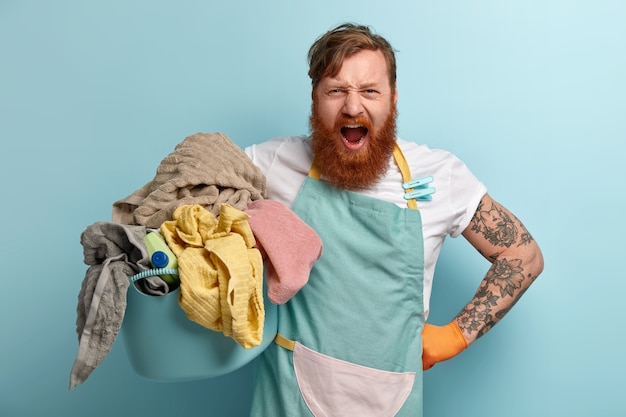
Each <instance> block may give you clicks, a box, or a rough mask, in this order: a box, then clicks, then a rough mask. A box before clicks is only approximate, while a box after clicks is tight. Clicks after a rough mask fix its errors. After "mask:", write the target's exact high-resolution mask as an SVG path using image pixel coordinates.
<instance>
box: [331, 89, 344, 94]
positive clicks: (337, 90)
mask: <svg viewBox="0 0 626 417" xmlns="http://www.w3.org/2000/svg"><path fill="white" fill-rule="evenodd" d="M343 94H344V91H343V90H342V89H340V88H333V89H332V90H330V91H329V92H328V95H329V96H339V95H343Z"/></svg>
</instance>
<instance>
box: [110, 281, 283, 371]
mask: <svg viewBox="0 0 626 417" xmlns="http://www.w3.org/2000/svg"><path fill="white" fill-rule="evenodd" d="M179 293H180V289H176V290H174V291H172V292H171V293H169V294H167V295H163V296H151V295H147V294H144V293H142V292H140V291H139V290H138V289H137V287H136V286H135V285H134V284H133V283H131V285H130V287H129V288H128V292H127V306H126V312H125V315H124V321H123V323H122V328H121V333H122V335H123V339H124V343H125V346H126V350H127V353H128V357H129V360H130V363H131V366H132V367H133V369H134V370H135V372H137V373H138V374H139V375H141V376H142V377H144V378H147V379H149V380H153V381H161V382H182V381H193V380H198V379H207V378H213V377H217V376H220V375H225V374H227V373H230V372H233V371H235V370H237V369H239V368H241V367H242V366H244V365H246V364H248V363H249V362H250V361H252V360H253V359H255V358H256V357H257V356H259V355H260V354H261V353H262V352H263V351H264V350H265V349H266V348H267V346H268V345H269V344H270V343H272V341H273V340H274V337H275V336H276V332H277V326H278V312H277V306H276V305H275V304H273V303H271V302H270V301H269V300H268V298H267V294H266V295H265V303H264V308H265V324H264V327H263V340H262V341H261V344H260V345H258V346H256V347H254V348H251V349H244V348H243V347H242V346H241V345H239V344H238V343H237V342H235V341H234V340H233V339H231V338H230V337H226V336H224V334H223V333H221V332H216V331H213V330H210V329H207V328H205V327H203V326H201V325H199V324H197V323H195V322H193V321H191V320H189V319H188V318H187V316H186V315H185V312H184V311H183V310H182V308H181V307H180V306H179V304H178V295H179Z"/></svg>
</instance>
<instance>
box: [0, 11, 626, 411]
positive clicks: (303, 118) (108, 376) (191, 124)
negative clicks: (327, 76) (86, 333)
mask: <svg viewBox="0 0 626 417" xmlns="http://www.w3.org/2000/svg"><path fill="white" fill-rule="evenodd" d="M384 3H385V4H383V2H380V1H378V0H377V1H374V0H370V1H363V0H360V1H357V0H349V1H343V2H336V1H330V0H319V1H316V2H289V1H287V0H282V1H281V0H265V1H258V2H257V1H253V0H239V1H230V2H226V1H224V2H217V1H190V0H183V1H177V2H173V1H164V0H153V1H133V0H130V1H129V0H124V1H122V0H110V1H106V2H88V1H78V0H73V1H72V0H60V1H54V2H53V1H34V0H32V1H26V0H25V1H17V0H2V1H0V138H1V141H2V148H1V149H2V163H1V164H0V178H1V181H2V204H1V205H0V210H1V217H0V218H1V220H2V228H1V230H2V234H3V236H2V240H1V241H0V242H1V243H0V254H1V255H0V256H1V261H2V268H3V277H4V284H3V288H2V291H1V292H0V326H1V327H0V329H1V336H0V416H3V417H17V416H29V417H30V416H49V415H59V416H61V415H62V416H83V415H90V416H93V417H98V416H109V415H116V416H133V415H152V416H172V415H177V416H201V415H202V416H244V415H246V410H247V409H248V405H249V394H250V385H251V384H250V376H251V372H252V371H251V366H246V367H244V368H243V369H241V370H239V371H236V372H235V373H233V374H230V375H227V376H225V377H220V378H217V379H212V380H204V381H195V382H187V383H176V384H170V383H156V382H149V381H146V380H144V379H142V378H141V377H139V376H137V375H136V374H135V373H134V372H133V371H132V370H131V369H130V367H129V362H128V359H127V356H126V351H125V347H124V345H123V343H122V342H121V340H120V339H119V338H118V340H116V343H115V344H114V346H113V349H112V351H111V352H110V353H109V355H108V356H107V358H106V359H105V361H104V362H103V363H102V365H100V367H98V368H97V369H96V370H95V372H94V373H93V374H92V375H91V377H90V378H89V379H88V380H87V381H86V382H85V383H84V384H82V385H80V386H79V387H77V388H76V389H74V390H72V391H69V390H68V383H69V371H70V369H71V366H72V363H73V361H74V358H75V355H76V352H77V347H78V344H77V337H76V334H75V324H74V322H75V319H76V304H77V295H78V291H79V289H80V284H81V282H82V279H83V277H84V274H85V271H86V267H85V265H83V263H82V247H81V246H80V243H79V236H80V233H81V232H82V231H83V230H84V229H85V228H86V227H87V226H88V225H90V224H91V223H93V222H95V221H100V220H109V219H110V215H111V204H112V202H113V201H115V200H117V199H119V198H121V197H124V196H126V195H128V194H130V193H131V192H132V191H134V190H135V189H137V188H139V187H140V186H142V185H143V184H144V183H146V182H147V181H149V180H151V179H152V178H153V176H154V173H155V169H156V167H157V165H158V163H159V162H160V161H161V159H162V158H163V157H165V156H166V155H167V154H168V153H170V152H171V151H172V150H173V148H174V146H175V145H176V144H177V143H178V142H180V141H181V140H182V139H183V138H184V137H185V136H187V135H189V134H192V133H195V132H198V131H204V132H214V131H222V132H225V133H226V134H227V135H228V136H229V137H231V138H232V139H233V140H235V141H236V142H237V143H238V144H239V145H241V146H242V147H243V146H246V145H248V144H251V143H255V142H261V141H264V140H267V139H269V138H271V137H274V136H280V135H292V134H302V133H307V132H308V127H307V120H308V114H309V107H310V84H309V79H308V78H307V76H306V71H307V66H306V52H307V49H308V47H309V46H310V44H311V42H312V41H313V40H314V39H315V38H316V37H317V36H318V35H320V34H321V33H322V32H324V31H325V30H326V29H329V28H330V27H332V26H334V25H336V24H338V23H341V22H343V21H347V20H350V21H358V22H361V23H365V24H369V25H372V26H373V27H374V28H375V29H376V30H377V31H378V32H380V33H381V34H383V35H384V36H386V37H387V38H388V39H389V40H390V41H391V43H392V44H393V45H394V46H395V47H396V49H398V54H397V56H398V65H399V70H398V77H399V80H398V88H399V93H400V99H399V110H400V116H399V135H400V136H401V137H402V138H404V139H407V140H413V141H416V142H421V143H427V144H429V145H430V146H431V147H436V148H444V149H448V150H451V151H453V152H454V153H456V154H457V155H458V156H459V157H461V158H462V159H463V160H464V161H465V162H466V163H467V164H468V165H469V166H470V168H471V169H472V170H473V171H474V172H475V174H476V175H477V176H478V177H479V178H481V180H483V181H484V182H485V183H486V184H487V186H488V188H489V191H490V193H491V194H492V195H493V196H494V197H495V198H496V199H497V200H499V201H500V202H502V203H503V204H504V205H506V206H507V207H508V208H510V209H511V210H512V211H513V212H514V213H515V214H516V215H518V217H520V218H521V219H522V220H523V222H524V223H525V224H526V226H527V227H528V228H529V230H530V231H531V232H532V234H533V235H534V237H535V238H536V240H537V241H538V242H539V243H540V245H541V247H542V249H543V251H544V255H545V260H546V268H545V271H544V273H543V275H542V276H541V277H540V279H539V280H538V281H537V282H536V284H535V285H534V286H533V287H532V288H531V289H530V290H529V291H528V292H527V293H526V295H525V296H524V298H523V299H522V300H521V301H520V302H519V303H518V305H517V306H516V307H515V308H514V309H513V311H512V312H511V313H510V314H509V315H508V316H507V317H506V318H505V319H504V321H503V322H502V323H501V324H499V325H498V326H496V327H495V328H494V329H493V331H492V332H491V333H489V334H488V335H487V336H485V337H483V338H482V339H480V340H479V341H478V342H477V343H475V344H474V345H473V346H471V348H470V349H468V350H467V351H465V352H464V353H462V354H461V355H460V356H458V357H456V358H454V359H453V360H451V361H449V362H446V363H442V364H439V365H437V366H436V367H435V368H433V369H432V370H431V371H429V372H427V373H426V375H425V384H426V386H425V413H426V416H428V417H434V416H437V417H444V416H460V415H465V416H467V415H470V416H478V415H480V416H483V417H492V416H493V417H496V416H498V417H500V416H509V417H514V416H531V415H532V416H570V417H572V416H624V415H626V399H624V398H625V397H624V387H625V382H626V381H625V375H626V355H625V354H624V345H625V342H626V336H625V335H624V331H623V324H624V308H623V305H624V304H623V299H624V293H625V292H626V279H625V276H624V267H623V266H624V246H625V245H624V237H623V236H624V231H625V230H624V229H625V228H624V220H623V218H624V215H623V213H622V211H621V209H622V208H623V207H624V204H623V202H624V199H623V192H624V188H625V187H624V183H623V181H624V179H625V178H626V168H625V165H626V164H624V156H623V155H624V152H625V151H626V117H625V116H626V114H625V113H626V112H625V110H626V77H625V75H626V26H625V25H624V21H626V3H625V2H622V1H618V0H615V1H608V0H596V1H566V0H553V1H537V0H525V1H521V0H512V1H495V0H492V1H463V2H461V1H437V2H435V1H433V2H425V1H412V2H409V1H398V0H389V1H387V2H384ZM487 267H488V265H487V263H486V262H485V261H484V260H482V259H481V258H480V257H479V256H477V255H476V254H475V253H474V251H473V250H472V249H471V248H470V247H469V245H468V244H467V243H466V242H465V241H464V240H463V239H456V240H452V239H449V240H448V241H447V243H446V245H445V247H444V252H443V254H442V259H441V262H440V264H439V267H438V270H437V277H436V283H435V287H434V294H433V299H432V314H431V317H430V321H431V322H433V323H436V324H444V323H446V322H447V321H449V320H450V319H451V318H452V317H454V315H455V314H456V313H457V312H458V311H459V309H460V308H462V306H463V305H464V303H465V302H466V301H467V300H468V299H469V297H471V296H472V295H473V293H474V290H475V289H476V287H477V285H478V282H479V280H480V279H481V278H482V276H483V274H484V272H485V271H486V269H487Z"/></svg>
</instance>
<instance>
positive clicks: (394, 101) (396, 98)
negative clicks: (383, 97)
mask: <svg viewBox="0 0 626 417" xmlns="http://www.w3.org/2000/svg"><path fill="white" fill-rule="evenodd" d="M393 104H398V89H397V88H394V89H393Z"/></svg>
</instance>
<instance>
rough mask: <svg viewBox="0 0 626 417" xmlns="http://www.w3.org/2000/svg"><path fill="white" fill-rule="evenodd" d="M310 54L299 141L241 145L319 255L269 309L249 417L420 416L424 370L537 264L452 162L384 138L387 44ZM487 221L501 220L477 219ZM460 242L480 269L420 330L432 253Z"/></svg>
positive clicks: (484, 323)
mask: <svg viewBox="0 0 626 417" xmlns="http://www.w3.org/2000/svg"><path fill="white" fill-rule="evenodd" d="M308 57H309V67H310V69H309V76H310V77H311V80H312V101H313V104H312V111H311V116H310V127H311V134H310V136H308V137H305V136H295V137H287V138H277V139H273V140H270V141H268V142H265V143H263V144H260V145H253V146H251V147H249V148H247V149H246V153H247V154H248V156H250V158H251V159H252V161H253V162H254V163H255V164H256V165H257V166H258V167H259V168H260V169H261V170H262V171H263V172H264V173H265V175H266V178H267V184H268V198H269V199H273V200H277V201H280V202H282V203H283V204H285V205H287V206H288V207H290V208H291V209H292V210H293V211H294V212H295V213H296V214H297V215H298V216H299V217H300V218H301V219H302V220H304V221H305V222H306V223H307V224H308V225H310V226H311V227H312V228H313V229H314V230H315V231H316V232H317V233H318V234H319V236H320V237H321V239H322V242H323V245H324V251H323V254H322V256H321V257H320V259H319V260H318V261H317V263H316V264H315V265H314V267H313V269H312V271H311V275H310V277H309V281H308V284H307V285H305V286H304V287H303V288H302V289H301V290H300V291H299V292H298V293H297V294H295V295H294V296H293V297H292V298H291V299H290V300H289V301H287V302H286V303H285V304H282V305H279V306H278V307H279V308H278V335H277V336H276V339H275V342H276V343H273V344H272V345H270V346H269V347H268V348H267V349H266V350H265V351H264V352H263V353H262V354H261V356H260V358H259V361H258V363H257V374H256V383H255V392H254V399H253V406H252V412H251V415H253V416H268V417H277V416H285V417H294V416H315V417H320V416H359V417H362V416H376V417H379V416H395V415H397V416H421V415H422V371H423V370H427V369H429V368H431V367H432V366H433V365H434V364H436V363H437V362H441V361H444V360H447V359H450V358H452V357H454V356H456V355H457V354H459V353H460V352H462V351H463V350H464V349H465V348H467V347H468V346H469V345H470V344H472V343H473V342H474V341H475V340H476V339H477V338H478V337H480V336H482V335H483V334H485V333H486V332H487V331H488V330H489V329H491V328H492V327H493V326H494V325H495V324H496V323H497V322H498V321H499V320H500V319H501V318H502V317H503V316H504V315H505V314H506V312H508V311H509V310H510V308H511V307H512V306H513V305H514V304H515V302H516V301H517V300H518V299H519V298H520V297H521V295H522V294H523V293H524V292H525V291H526V289H528V287H529V286H530V285H531V284H532V282H534V280H535V279H536V278H537V276H538V275H539V274H540V273H541V271H542V269H543V258H542V254H541V251H540V249H539V247H538V245H537V244H536V242H535V241H534V239H533V238H532V237H531V235H530V234H529V233H528V231H527V230H526V229H525V228H524V226H523V225H522V223H521V222H520V221H519V220H518V219H517V218H516V217H515V216H514V215H513V214H512V213H510V212H509V211H508V210H507V209H506V208H505V207H503V206H502V205H500V204H499V203H497V202H496V201H495V200H493V199H492V198H491V197H490V195H489V194H487V190H486V187H485V186H484V185H483V184H482V183H481V182H480V181H479V180H478V179H476V177H475V176H474V175H473V174H472V173H471V171H470V170H469V169H468V167H467V166H466V165H465V164H464V163H463V162H461V161H460V160H459V159H458V158H456V157H455V156H454V155H453V154H451V153H449V152H447V151H442V150H434V149H430V148H428V147H427V146H426V145H418V144H416V143H413V142H407V141H403V140H401V139H399V138H397V137H396V117H397V111H396V103H397V99H398V92H397V90H396V61H395V52H394V50H393V48H392V47H391V45H390V44H389V42H388V41H387V40H386V39H384V38H383V37H382V36H380V35H377V34H375V33H373V32H372V31H371V29H370V28H368V27H366V26H361V25H355V24H343V25H340V26H338V27H336V28H334V29H332V30H330V31H328V32H327V33H325V34H324V35H322V36H321V37H320V38H318V39H317V40H316V41H315V43H314V44H313V45H312V47H311V49H310V50H309V55H308ZM494 216H498V218H501V219H508V221H506V222H495V223H494V222H489V224H487V222H485V221H484V219H485V218H486V217H489V218H493V217H494ZM499 227H503V228H506V229H507V233H502V234H501V233H498V230H494V229H497V228H499ZM459 235H463V236H464V238H465V239H467V240H468V241H469V242H470V243H471V244H472V245H473V246H474V247H475V248H476V249H477V251H478V252H479V253H481V254H483V255H484V256H485V257H486V258H487V259H488V260H489V261H490V262H492V266H491V267H490V268H489V270H488V271H487V273H486V275H485V276H484V278H483V279H482V281H480V284H479V287H478V290H477V292H476V295H475V296H474V297H473V299H472V300H469V302H468V303H467V305H466V306H465V307H464V308H462V309H461V310H460V312H459V314H458V315H457V316H456V317H455V318H454V319H453V320H452V321H451V322H450V323H448V324H446V325H443V326H435V325H431V324H425V321H426V319H427V317H428V311H429V299H430V293H431V289H432V279H433V275H434V269H435V263H436V261H437V258H438V256H439V252H440V249H441V246H442V244H443V241H444V239H445V237H446V236H452V237H457V236H459ZM502 236H506V239H505V238H501V237H502ZM511 236H513V240H511V238H510V237H511Z"/></svg>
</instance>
